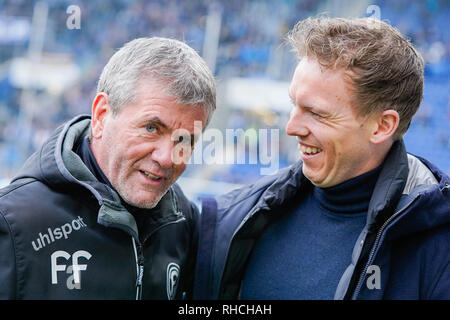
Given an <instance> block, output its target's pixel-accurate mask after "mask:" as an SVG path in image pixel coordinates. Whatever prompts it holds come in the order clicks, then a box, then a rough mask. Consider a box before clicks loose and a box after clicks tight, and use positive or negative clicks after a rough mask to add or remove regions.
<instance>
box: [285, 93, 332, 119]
mask: <svg viewBox="0 0 450 320" xmlns="http://www.w3.org/2000/svg"><path fill="white" fill-rule="evenodd" d="M289 98H290V99H291V102H292V104H293V105H294V106H296V103H295V100H294V98H292V96H291V93H290V92H289ZM300 108H303V109H306V110H308V111H314V112H316V113H318V114H321V115H324V116H327V115H330V113H329V112H328V111H326V110H323V109H322V108H318V107H314V106H305V105H301V106H300Z"/></svg>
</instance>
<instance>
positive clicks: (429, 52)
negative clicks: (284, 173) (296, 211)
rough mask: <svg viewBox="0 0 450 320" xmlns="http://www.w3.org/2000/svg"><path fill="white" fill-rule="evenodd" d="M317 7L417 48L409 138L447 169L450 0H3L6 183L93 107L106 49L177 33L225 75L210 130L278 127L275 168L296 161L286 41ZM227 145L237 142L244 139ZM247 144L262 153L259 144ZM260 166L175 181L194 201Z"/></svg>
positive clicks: (1, 126)
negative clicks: (375, 22)
mask: <svg viewBox="0 0 450 320" xmlns="http://www.w3.org/2000/svg"><path fill="white" fill-rule="evenodd" d="M71 5H75V6H78V8H79V9H80V11H79V12H80V14H81V16H80V28H79V29H76V28H75V29H70V28H68V26H67V20H68V18H69V17H70V16H71V14H72V13H73V11H67V10H68V8H69V6H71ZM318 13H327V14H328V15H329V16H340V17H369V16H371V17H374V18H380V19H382V20H384V21H388V22H389V23H390V24H392V25H393V26H395V27H397V28H398V29H399V30H400V31H401V32H402V33H403V34H405V35H407V36H408V37H409V38H410V39H411V41H412V42H413V43H414V45H415V46H416V47H418V48H419V50H420V52H421V53H422V54H423V56H424V57H425V60H426V70H425V74H426V80H425V97H424V101H423V103H422V105H421V108H420V109H419V111H418V114H417V115H416V117H415V120H414V121H413V123H412V125H411V128H410V130H409V131H408V133H407V134H406V136H405V142H406V145H407V148H408V150H409V151H410V152H412V153H414V154H417V155H420V156H424V157H426V158H428V159H430V160H431V161H433V162H434V163H435V164H437V165H438V166H439V167H441V168H442V169H443V170H444V171H446V172H447V173H450V130H449V128H450V95H449V84H450V80H449V75H450V26H449V22H448V21H449V20H450V1H448V0H423V1H411V0H392V1H388V0H379V1H364V0H362V1H345V0H339V1H331V0H278V1H273V0H254V1H250V0H227V1H216V2H214V3H212V2H211V1H210V0H204V1H202V0H189V1H181V0H150V1H125V0H113V1H87V0H85V1H75V0H72V1H56V0H48V1H44V0H41V1H30V0H14V1H13V0H11V1H6V0H0V185H5V184H7V183H8V181H9V180H10V179H11V178H12V177H13V176H14V175H15V173H17V171H18V170H19V169H20V167H21V166H22V164H23V163H24V161H25V159H26V158H27V157H28V156H29V155H30V154H31V153H32V152H33V151H35V150H36V149H37V148H38V147H39V146H40V145H41V144H42V142H43V141H44V140H45V139H46V138H47V137H48V135H49V134H50V133H51V132H52V131H53V129H55V128H56V127H57V126H58V125H59V124H61V123H62V122H64V121H66V120H68V119H70V118H71V117H73V116H74V115H77V114H80V113H90V108H91V103H92V99H93V98H94V96H95V88H96V82H97V79H98V76H99V75H100V72H101V70H102V68H103V66H104V65H105V63H106V62H107V60H108V59H109V57H110V56H111V55H112V54H113V52H114V51H115V50H116V49H118V48H119V47H120V46H121V45H122V44H124V43H125V42H127V41H129V40H132V39H134V38H137V37H143V36H163V37H170V38H176V39H180V40H184V41H186V42H187V43H188V44H189V45H190V46H192V47H193V48H194V49H196V50H197V51H198V52H199V54H201V55H202V56H203V57H204V58H205V59H206V61H207V62H208V64H209V65H210V67H211V69H212V70H213V71H214V74H215V76H216V79H217V83H218V109H217V112H216V114H215V115H214V118H213V121H212V123H211V125H210V128H217V129H220V130H221V131H222V132H224V131H225V129H226V128H230V129H235V128H243V129H244V130H246V129H252V128H253V129H256V130H258V129H259V128H267V129H279V130H280V131H279V138H280V142H279V167H280V168H281V167H284V166H287V165H289V164H290V163H292V162H294V161H296V159H297V157H298V151H297V148H296V142H295V139H294V138H292V137H288V136H287V135H286V134H285V132H284V125H285V123H286V122H287V120H288V115H289V111H290V108H291V105H290V101H289V98H288V94H287V89H288V84H289V81H290V78H291V76H292V73H293V70H294V68H295V64H296V60H295V57H294V55H293V53H291V52H290V51H289V48H288V47H286V46H284V45H282V38H283V36H284V35H285V34H286V32H287V31H288V30H289V29H290V28H292V26H293V25H294V24H295V23H296V22H297V21H298V20H300V19H303V18H306V17H308V16H311V15H317V14H318ZM224 136H225V135H224ZM228 142H229V143H230V144H231V146H229V147H233V148H234V145H233V144H234V143H236V140H233V141H231V142H230V141H228ZM250 143H251V142H250ZM253 143H254V142H253ZM203 147H205V146H203ZM246 150H247V151H248V152H257V151H256V150H257V148H254V146H252V145H247V147H246ZM248 156H249V155H248ZM261 166H262V165H258V164H235V165H225V164H217V165H206V164H203V165H201V164H195V165H191V166H189V167H188V169H187V170H186V172H185V173H184V174H183V176H182V177H181V178H180V179H179V183H180V184H181V185H182V187H183V188H184V190H185V192H186V193H187V194H188V196H190V197H191V198H192V199H193V200H194V201H197V199H198V197H199V196H201V195H205V194H209V195H211V194H217V193H223V192H226V191H228V190H230V189H232V188H234V187H237V186H239V185H240V184H244V183H251V182H252V181H255V180H256V179H257V178H258V177H259V176H260V175H261V170H260V169H261Z"/></svg>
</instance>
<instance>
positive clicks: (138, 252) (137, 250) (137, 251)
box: [131, 237, 144, 300]
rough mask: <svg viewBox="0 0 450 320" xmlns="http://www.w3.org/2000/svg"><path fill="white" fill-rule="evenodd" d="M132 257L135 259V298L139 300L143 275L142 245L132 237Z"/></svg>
mask: <svg viewBox="0 0 450 320" xmlns="http://www.w3.org/2000/svg"><path fill="white" fill-rule="evenodd" d="M131 240H132V241H133V249H134V257H135V261H136V300H141V298H142V278H143V277H144V257H143V255H142V245H141V244H140V243H138V244H137V245H136V241H135V240H134V238H133V237H131Z"/></svg>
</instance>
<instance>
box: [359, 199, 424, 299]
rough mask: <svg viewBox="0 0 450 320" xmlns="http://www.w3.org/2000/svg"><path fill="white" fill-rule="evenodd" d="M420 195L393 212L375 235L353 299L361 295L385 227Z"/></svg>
mask: <svg viewBox="0 0 450 320" xmlns="http://www.w3.org/2000/svg"><path fill="white" fill-rule="evenodd" d="M419 195H420V194H418V195H417V196H415V197H414V199H412V200H411V201H410V202H409V203H408V204H407V205H406V206H405V207H403V208H402V209H401V210H399V211H397V212H396V213H395V214H393V215H392V216H390V217H389V219H387V220H386V221H385V222H384V223H383V225H382V226H381V228H380V230H378V233H377V236H376V237H375V242H374V245H373V247H372V250H371V251H370V254H369V258H368V259H367V263H366V265H365V267H364V269H363V272H362V273H361V274H360V277H359V280H358V283H357V285H356V287H355V291H354V293H353V294H352V298H351V299H353V297H354V299H355V300H356V298H357V297H358V295H359V292H360V291H361V287H362V283H363V282H364V279H365V277H366V273H367V269H368V268H369V266H370V264H371V263H372V260H373V258H374V255H375V251H376V249H377V247H378V245H379V241H380V238H381V234H382V233H383V231H384V229H385V228H386V226H387V225H388V224H389V223H390V222H391V221H392V220H393V219H395V218H396V217H398V216H399V215H400V214H401V213H403V212H404V211H405V210H406V209H408V208H409V207H410V206H411V205H412V204H413V202H414V201H416V199H417V198H418V197H419Z"/></svg>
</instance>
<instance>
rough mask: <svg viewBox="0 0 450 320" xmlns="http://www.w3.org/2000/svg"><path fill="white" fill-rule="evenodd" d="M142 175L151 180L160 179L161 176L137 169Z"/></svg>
mask: <svg viewBox="0 0 450 320" xmlns="http://www.w3.org/2000/svg"><path fill="white" fill-rule="evenodd" d="M139 171H140V172H141V173H142V174H143V175H144V176H146V177H147V178H149V179H151V180H153V181H159V180H161V179H162V177H158V176H155V175H154V174H152V173H150V172H147V171H143V170H139Z"/></svg>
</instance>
